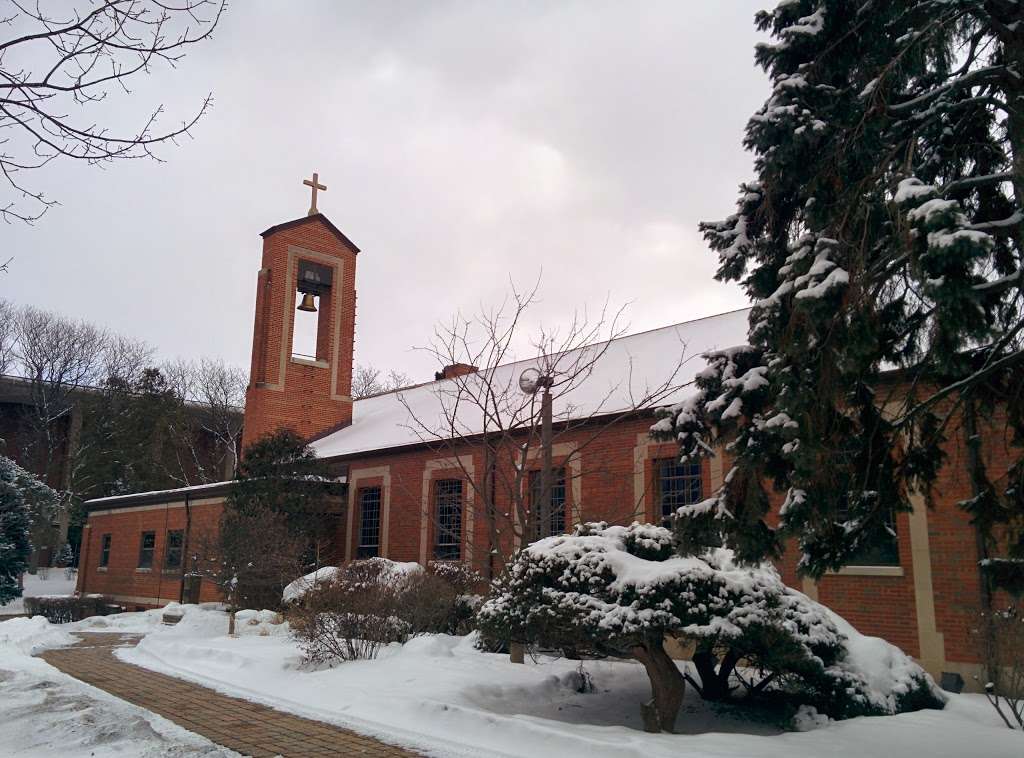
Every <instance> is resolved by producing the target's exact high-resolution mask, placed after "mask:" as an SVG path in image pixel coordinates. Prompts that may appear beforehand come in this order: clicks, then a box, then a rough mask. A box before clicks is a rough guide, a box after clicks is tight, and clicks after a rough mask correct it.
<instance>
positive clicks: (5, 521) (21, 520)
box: [0, 455, 59, 605]
mask: <svg viewBox="0 0 1024 758" xmlns="http://www.w3.org/2000/svg"><path fill="white" fill-rule="evenodd" d="M58 500H59V498H58V496H57V493H56V492H54V491H53V490H52V489H50V488H49V487H47V486H46V485H45V484H43V483H42V482H41V481H39V479H38V478H36V477H35V476H34V475H33V474H30V473H29V472H28V471H26V470H25V469H23V468H22V467H21V466H19V465H18V464H17V463H15V462H14V461H12V460H11V459H10V458H7V457H6V456H3V455H0V605H3V604H4V603H7V602H8V601H10V600H13V599H15V598H19V597H21V588H20V587H19V586H18V577H19V576H20V575H21V574H22V573H24V572H25V569H27V568H28V558H29V554H30V553H31V552H32V543H31V538H30V528H31V526H32V512H33V509H34V508H35V509H41V510H42V512H49V511H50V510H52V509H53V508H56V506H57V503H58Z"/></svg>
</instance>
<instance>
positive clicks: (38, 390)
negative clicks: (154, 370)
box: [14, 307, 108, 487]
mask: <svg viewBox="0 0 1024 758" xmlns="http://www.w3.org/2000/svg"><path fill="white" fill-rule="evenodd" d="M14 324H15V326H14V329H15V347H14V358H15V365H16V367H17V369H18V373H20V374H21V375H22V376H23V377H24V378H25V379H26V380H27V381H28V383H29V390H30V393H31V402H30V403H29V404H28V405H26V406H25V419H24V421H25V425H26V426H27V428H28V429H29V430H30V431H31V434H30V435H29V436H28V437H27V438H25V439H24V440H23V444H22V447H23V448H24V451H25V454H26V456H27V459H28V460H31V465H32V468H33V470H35V471H37V472H39V474H40V475H41V476H43V478H44V479H46V478H47V476H48V475H50V473H51V472H52V469H53V465H54V462H55V460H56V456H57V455H58V453H59V448H60V447H61V446H62V445H63V443H64V439H63V437H62V436H61V435H60V434H59V431H60V426H59V425H58V424H57V421H58V419H60V418H61V417H63V416H65V415H66V414H68V413H69V412H70V411H71V408H72V406H73V401H72V395H73V393H74V392H75V391H76V390H78V389H80V388H82V387H87V386H95V385H96V384H98V383H99V381H100V380H101V379H102V375H103V370H104V368H105V367H106V363H107V351H106V347H107V342H108V336H107V333H106V332H105V331H103V330H102V329H100V328H98V327H96V326H95V325H93V324H90V323H88V322H86V321H76V320H73V319H69V318H65V317H63V316H59V315H57V314H54V313H49V312H47V311H43V310H40V309H38V308H31V307H27V308H22V309H20V310H19V311H18V312H17V315H16V317H15V319H14ZM48 483H49V484H51V486H54V485H55V486H56V487H62V485H63V483H60V482H58V483H52V482H48Z"/></svg>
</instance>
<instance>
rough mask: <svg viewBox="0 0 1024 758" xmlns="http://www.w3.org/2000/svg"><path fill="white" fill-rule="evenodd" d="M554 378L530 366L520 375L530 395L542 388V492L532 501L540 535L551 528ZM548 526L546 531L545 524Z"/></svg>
mask: <svg viewBox="0 0 1024 758" xmlns="http://www.w3.org/2000/svg"><path fill="white" fill-rule="evenodd" d="M553 384H554V378H553V377H552V376H550V375H545V374H541V373H540V371H538V370H537V369H535V368H528V369H526V371H524V372H523V373H522V375H521V376H520V377H519V389H521V390H522V391H523V392H525V393H526V394H529V395H536V394H537V391H538V390H541V391H542V392H541V396H540V448H541V468H540V492H538V493H537V495H538V497H537V499H538V501H539V503H531V505H532V506H534V508H535V509H536V510H537V512H536V513H534V514H533V521H534V524H535V533H536V535H537V536H538V537H540V536H546V531H548V530H550V528H551V480H552V473H553V470H554V467H553V464H552V460H551V458H552V453H551V447H552V445H551V437H552V432H551V415H552V414H551V386H552V385H553ZM545 525H546V526H547V529H546V530H545V531H541V530H542V529H544V526H545Z"/></svg>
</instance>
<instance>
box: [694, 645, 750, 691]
mask: <svg viewBox="0 0 1024 758" xmlns="http://www.w3.org/2000/svg"><path fill="white" fill-rule="evenodd" d="M738 660H739V656H737V655H736V654H735V653H734V652H733V651H732V650H729V652H727V653H726V654H725V657H724V658H723V659H722V663H721V665H719V664H718V658H716V657H715V654H714V652H713V651H712V650H711V648H703V649H702V648H698V649H697V652H695V653H694V654H693V665H694V667H695V668H696V669H697V673H698V674H699V675H700V695H701V697H702V698H703V699H704V700H727V699H728V698H729V693H730V691H731V690H730V689H729V677H730V676H731V675H732V672H733V669H735V668H736V663H737V662H738ZM716 667H717V668H716Z"/></svg>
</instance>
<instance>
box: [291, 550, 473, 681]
mask: <svg viewBox="0 0 1024 758" xmlns="http://www.w3.org/2000/svg"><path fill="white" fill-rule="evenodd" d="M479 579H480V578H479V575H478V574H476V573H475V572H473V571H472V570H463V569H459V568H455V567H453V566H452V565H451V564H444V563H435V564H431V566H430V569H429V570H428V571H413V572H404V571H396V570H395V564H394V563H392V562H391V561H388V560H385V559H383V558H369V559H367V560H365V561H354V562H353V563H350V564H349V565H347V566H345V567H344V568H342V569H341V570H340V571H339V572H338V574H337V575H336V576H335V577H334V579H332V580H331V581H328V582H324V583H322V584H319V585H317V586H316V587H315V588H313V589H311V590H310V591H309V592H307V593H306V594H305V595H304V596H303V597H302V598H301V600H300V601H299V602H298V603H297V604H295V605H294V606H293V607H292V608H291V609H290V610H289V612H288V620H289V622H290V623H291V628H292V633H293V634H294V635H295V637H296V639H297V640H298V641H299V645H300V647H301V648H302V650H303V654H304V656H305V659H306V661H307V662H308V663H312V664H324V663H332V662H336V661H349V660H356V659H366V658H374V657H376V655H377V652H378V651H379V649H380V647H381V646H382V645H385V644H387V643H389V642H405V641H406V640H407V639H409V638H410V637H414V636H416V635H419V634H432V633H448V634H453V633H457V632H460V631H466V630H467V626H468V622H469V620H470V619H471V618H472V614H473V611H474V610H475V603H473V602H472V599H471V598H474V597H476V596H473V595H466V594H465V590H466V589H467V588H470V587H473V586H477V585H478V583H479Z"/></svg>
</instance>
